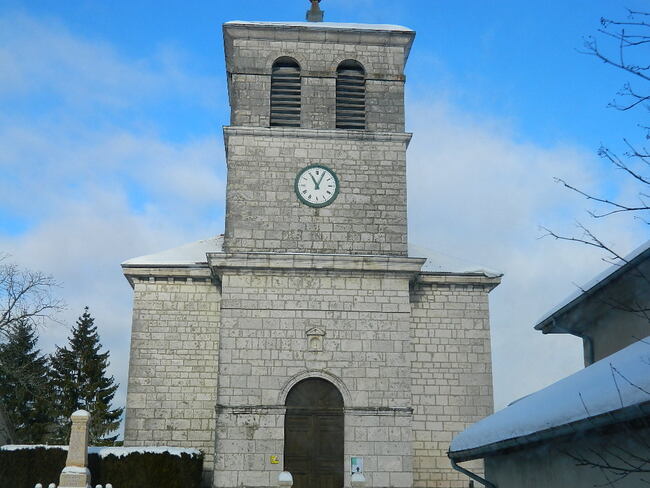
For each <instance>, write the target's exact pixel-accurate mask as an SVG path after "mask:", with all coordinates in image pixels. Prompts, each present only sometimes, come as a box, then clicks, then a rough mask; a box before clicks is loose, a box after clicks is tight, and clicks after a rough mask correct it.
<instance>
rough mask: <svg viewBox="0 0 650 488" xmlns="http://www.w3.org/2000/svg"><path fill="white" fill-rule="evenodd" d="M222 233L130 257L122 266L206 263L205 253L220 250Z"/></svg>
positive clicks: (194, 264)
mask: <svg viewBox="0 0 650 488" xmlns="http://www.w3.org/2000/svg"><path fill="white" fill-rule="evenodd" d="M222 249H223V234H220V235H218V236H215V237H211V238H209V239H203V240H200V241H196V242H190V243H189V244H184V245H182V246H179V247H174V248H172V249H167V250H165V251H161V252H158V253H155V254H148V255H146V256H140V257H137V258H132V259H129V260H127V261H124V262H123V263H122V266H126V267H129V266H196V265H203V264H207V262H208V261H207V257H206V253H209V252H222Z"/></svg>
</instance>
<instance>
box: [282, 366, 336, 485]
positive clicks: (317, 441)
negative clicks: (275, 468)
mask: <svg viewBox="0 0 650 488" xmlns="http://www.w3.org/2000/svg"><path fill="white" fill-rule="evenodd" d="M286 407H287V413H286V416H285V419H284V470H285V471H289V472H290V473H291V474H292V476H293V487H294V488H342V487H343V442H344V432H343V425H344V423H343V398H342V397H341V393H340V392H339V391H338V389H337V388H336V387H335V386H334V385H332V384H331V383H330V382H328V381H325V380H323V379H320V378H309V379H306V380H303V381H301V382H300V383H298V384H296V385H295V386H294V387H293V388H292V389H291V391H290V392H289V395H287V401H286Z"/></svg>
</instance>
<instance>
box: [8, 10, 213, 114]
mask: <svg viewBox="0 0 650 488" xmlns="http://www.w3.org/2000/svg"><path fill="white" fill-rule="evenodd" d="M188 64H190V63H189V62H188V60H187V59H186V55H185V54H184V53H182V52H181V51H180V50H178V49H172V48H171V47H169V46H160V47H159V49H158V51H157V52H156V53H154V54H153V55H152V56H149V57H146V58H142V59H128V58H126V57H125V56H124V55H123V54H121V53H119V52H118V51H117V50H116V48H115V47H114V46H113V45H111V44H109V43H107V42H102V41H97V40H94V41H89V40H87V39H83V38H80V37H77V36H75V35H74V34H72V33H71V32H69V31H68V30H67V29H66V28H65V26H63V25H61V24H60V23H59V22H57V21H56V20H44V19H36V18H33V17H29V16H27V15H24V14H18V13H14V14H9V15H5V16H4V17H0V97H7V98H8V97H16V96H20V95H26V94H27V95H33V94H35V93H43V94H45V95H46V97H47V103H52V102H56V103H58V104H61V106H63V107H65V109H66V110H70V109H71V108H73V109H74V110H80V109H92V108H96V107H97V106H101V107H102V108H103V109H126V108H129V107H131V106H132V104H134V103H135V104H138V105H141V104H142V103H144V102H146V101H154V102H155V101H158V100H160V99H161V98H167V97H171V96H186V97H191V98H195V99H196V101H197V102H198V103H200V104H208V105H210V106H214V103H215V99H214V98H213V97H210V96H208V95H209V94H214V93H219V92H220V91H222V86H220V83H219V82H218V81H217V79H215V78H211V77H207V76H203V75H199V74H196V73H191V71H190V69H189V68H188ZM42 101H43V102H44V101H45V100H42ZM94 115H95V117H97V118H99V117H100V116H101V115H102V114H101V113H95V114H94Z"/></svg>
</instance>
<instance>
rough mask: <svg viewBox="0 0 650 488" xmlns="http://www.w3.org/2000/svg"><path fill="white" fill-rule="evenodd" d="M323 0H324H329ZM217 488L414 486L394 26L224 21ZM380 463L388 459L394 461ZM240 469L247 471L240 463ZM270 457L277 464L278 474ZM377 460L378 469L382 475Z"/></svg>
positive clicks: (402, 48) (400, 55)
mask: <svg viewBox="0 0 650 488" xmlns="http://www.w3.org/2000/svg"><path fill="white" fill-rule="evenodd" d="M315 3H316V2H315ZM223 30H224V41H225V51H226V67H227V71H228V90H229V95H230V105H231V121H230V122H231V123H230V126H228V127H225V128H224V135H225V142H226V153H227V164H228V183H227V190H226V226H225V227H226V231H225V236H224V246H223V251H224V252H223V253H218V254H217V253H215V254H208V260H209V264H210V266H211V268H212V270H213V273H214V275H215V276H217V277H218V280H219V282H220V284H221V293H222V296H221V346H220V360H219V362H220V364H219V388H218V395H217V396H218V399H219V406H218V412H217V443H216V452H217V456H216V464H215V481H214V484H215V486H217V487H220V488H231V487H235V486H239V485H241V484H244V485H245V486H271V485H273V484H274V482H275V480H274V476H277V472H276V471H274V470H273V468H274V466H273V465H269V464H268V462H269V461H268V458H269V456H270V455H271V454H276V455H277V456H278V458H279V459H280V462H279V464H280V466H277V468H278V469H279V468H280V467H282V468H283V469H286V470H288V471H290V472H292V474H293V476H294V478H295V480H296V485H295V486H296V488H303V487H304V488H307V487H309V486H322V487H324V488H330V487H331V488H340V487H342V486H344V485H345V486H349V477H350V468H349V465H350V462H351V459H352V458H353V457H354V458H355V459H364V465H365V468H364V469H366V470H367V472H368V473H369V474H368V476H369V477H370V478H372V479H373V483H374V484H373V485H372V486H375V487H383V486H385V487H388V486H394V487H405V488H406V487H410V486H412V483H413V473H412V444H411V420H412V407H411V384H410V380H409V377H410V361H409V356H408V352H409V347H410V346H409V344H410V322H409V316H410V306H409V286H410V283H411V280H412V279H413V278H414V277H415V276H416V274H417V273H418V271H419V270H420V268H421V266H422V264H423V263H424V259H421V258H409V257H408V250H407V238H406V230H407V228H406V224H407V222H406V148H407V145H408V142H409V140H410V138H411V134H408V133H405V132H404V73H403V70H404V64H405V63H406V60H407V58H408V54H409V50H410V48H411V43H412V42H413V38H414V36H415V33H414V32H413V31H411V30H410V29H407V28H404V27H398V26H385V25H356V24H332V23H323V22H308V23H304V22H298V23H273V22H237V21H236V22H228V23H226V24H225V25H224V29H223ZM383 460H385V461H387V462H383ZM242 466H244V467H246V469H244V470H243V469H242ZM269 468H271V469H269ZM370 472H372V474H370Z"/></svg>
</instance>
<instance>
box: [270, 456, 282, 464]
mask: <svg viewBox="0 0 650 488" xmlns="http://www.w3.org/2000/svg"><path fill="white" fill-rule="evenodd" d="M271 464H280V459H279V458H278V456H271Z"/></svg>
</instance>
